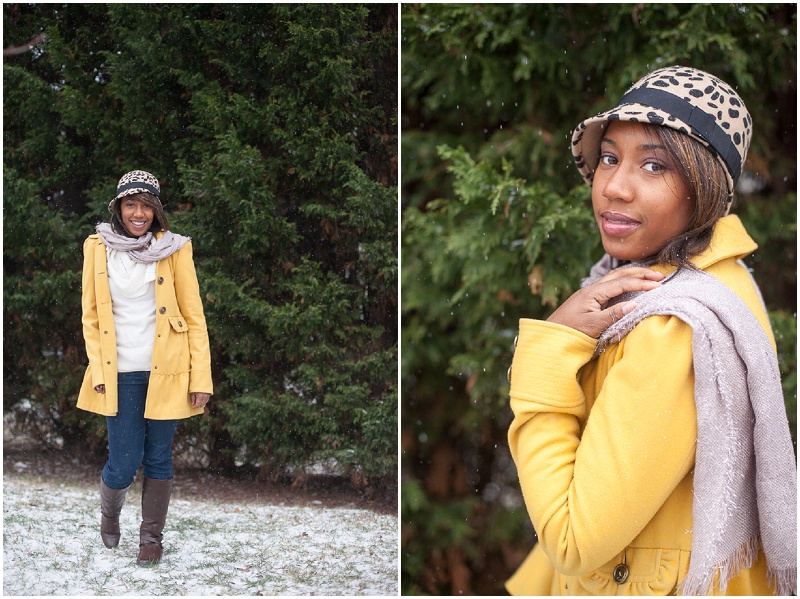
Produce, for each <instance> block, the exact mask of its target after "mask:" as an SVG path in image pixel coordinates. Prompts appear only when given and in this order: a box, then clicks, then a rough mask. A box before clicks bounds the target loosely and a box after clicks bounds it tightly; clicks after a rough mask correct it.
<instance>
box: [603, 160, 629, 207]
mask: <svg viewBox="0 0 800 599" xmlns="http://www.w3.org/2000/svg"><path fill="white" fill-rule="evenodd" d="M603 196H605V197H606V198H607V199H609V200H622V201H623V202H630V201H631V200H632V199H633V185H632V184H631V178H630V173H628V172H627V169H626V168H625V166H624V165H623V164H619V165H618V166H617V168H615V169H613V170H612V171H611V172H610V173H608V175H607V177H606V179H605V181H604V185H603Z"/></svg>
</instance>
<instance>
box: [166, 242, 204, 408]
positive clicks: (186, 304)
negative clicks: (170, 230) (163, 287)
mask: <svg viewBox="0 0 800 599" xmlns="http://www.w3.org/2000/svg"><path fill="white" fill-rule="evenodd" d="M174 272H175V274H174V277H175V297H176V299H177V300H178V308H179V309H180V311H181V314H182V315H183V317H184V318H185V319H186V323H187V324H188V325H189V353H190V370H191V373H190V376H189V393H213V392H214V387H213V384H212V381H211V348H210V346H209V341H208V329H207V328H206V318H205V315H204V313H203V302H202V300H201V299H200V286H199V284H198V282H197V273H196V271H195V268H194V260H193V259H192V244H191V242H189V243H187V244H186V245H185V246H183V248H181V250H180V251H179V252H177V254H176V265H175V271H174Z"/></svg>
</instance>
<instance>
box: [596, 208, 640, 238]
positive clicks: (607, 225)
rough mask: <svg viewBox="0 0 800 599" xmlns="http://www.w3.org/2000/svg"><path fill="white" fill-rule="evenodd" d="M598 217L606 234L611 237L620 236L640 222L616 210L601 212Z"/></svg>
mask: <svg viewBox="0 0 800 599" xmlns="http://www.w3.org/2000/svg"><path fill="white" fill-rule="evenodd" d="M600 219H601V223H600V224H601V226H602V228H603V231H604V232H605V233H606V235H611V236H613V237H621V236H622V235H625V234H627V233H630V232H631V231H633V230H634V229H635V228H636V227H638V226H639V225H641V224H642V223H641V222H639V221H638V220H634V219H632V218H630V217H629V216H625V215H624V214H620V213H618V212H603V213H602V214H601V215H600Z"/></svg>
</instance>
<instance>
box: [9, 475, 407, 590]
mask: <svg viewBox="0 0 800 599" xmlns="http://www.w3.org/2000/svg"><path fill="white" fill-rule="evenodd" d="M140 500H141V495H140V491H139V490H137V489H135V488H132V489H131V491H129V493H128V497H127V500H126V503H125V506H124V507H123V509H122V514H121V517H120V527H121V530H122V539H121V541H120V545H119V547H117V548H116V549H106V548H105V547H104V546H103V544H102V542H101V541H100V534H99V520H100V512H99V489H94V488H85V487H82V486H79V485H77V484H71V483H65V482H62V481H57V480H52V479H46V478H37V477H30V476H25V475H16V474H13V473H11V474H10V473H6V474H5V475H4V477H3V519H4V527H3V594H4V595H146V596H149V595H171V596H184V595H194V596H197V595H249V596H252V595H397V594H398V575H397V571H398V554H397V550H398V542H397V518H396V517H394V516H384V515H378V514H375V513H373V512H370V511H367V510H355V509H327V508H320V507H285V506H273V505H261V504H257V505H254V504H241V505H239V504H229V503H219V502H207V501H196V500H191V501H189V500H183V499H181V500H173V501H172V503H171V504H170V510H169V515H168V517H167V525H166V527H165V529H164V557H163V559H162V562H161V563H160V564H158V565H155V566H150V567H141V566H137V565H136V563H135V561H136V554H137V551H138V526H139V522H140V517H141V510H140V507H139V505H140Z"/></svg>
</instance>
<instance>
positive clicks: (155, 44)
mask: <svg viewBox="0 0 800 599" xmlns="http://www.w3.org/2000/svg"><path fill="white" fill-rule="evenodd" d="M3 19H4V20H3V29H4V39H5V42H4V43H5V45H6V46H7V47H8V46H19V45H23V44H25V43H27V41H28V40H29V39H30V38H32V37H33V36H34V35H35V34H37V33H39V32H44V34H45V36H46V39H45V42H44V43H43V44H41V45H39V46H37V47H36V48H34V50H33V51H31V52H26V53H24V54H20V55H16V56H7V57H5V58H4V68H3V91H4V130H3V166H4V168H3V217H4V219H3V235H4V246H3V260H4V292H3V298H4V306H3V325H4V350H3V356H4V363H3V386H4V411H5V412H6V413H8V412H9V411H14V412H15V413H16V414H17V415H18V416H19V418H20V419H22V421H23V423H24V425H25V426H26V427H27V428H28V430H29V431H30V432H34V433H36V434H37V435H38V436H39V437H40V438H41V439H42V440H43V441H45V442H51V443H52V442H53V440H54V439H56V438H59V437H60V438H61V439H63V440H64V443H65V444H66V446H67V447H76V446H78V445H82V446H89V447H91V448H93V450H94V451H95V452H97V453H98V455H99V454H102V453H103V452H104V450H105V436H104V435H105V424H104V420H103V419H102V418H101V417H97V416H93V415H90V414H88V413H86V412H82V411H79V410H77V409H76V408H75V400H76V397H77V391H78V388H79V385H80V382H81V378H82V375H83V371H84V369H85V364H86V357H85V350H84V347H83V338H82V332H81V321H80V320H81V316H80V315H81V307H80V273H81V264H82V242H83V240H84V239H85V237H86V236H87V235H89V234H90V233H92V232H93V228H94V225H95V224H96V223H97V222H99V221H101V220H106V219H107V216H108V212H107V210H106V205H107V203H108V201H109V200H110V199H111V198H112V197H113V195H114V190H115V186H116V182H117V180H118V179H119V177H120V176H121V175H122V174H124V173H125V172H127V171H129V170H132V169H136V168H140V169H144V170H147V171H150V172H152V173H154V174H156V176H157V177H158V178H159V180H160V182H161V185H162V192H163V196H164V198H165V201H166V202H167V203H168V207H167V210H168V215H169V216H170V218H171V220H172V223H171V224H172V228H173V230H175V231H177V232H179V233H181V234H184V235H188V236H191V237H192V238H193V245H194V253H195V262H196V267H197V272H198V278H199V280H200V287H201V294H202V298H203V302H204V305H205V310H206V318H207V321H208V327H209V334H210V339H211V347H212V365H213V370H214V381H215V395H214V397H213V399H212V402H211V403H210V414H209V415H208V416H207V417H205V418H202V419H201V418H193V419H190V420H187V421H184V423H182V425H181V426H180V427H179V437H178V438H177V440H176V452H180V451H181V450H182V449H189V448H195V449H196V450H197V451H199V452H200V454H199V455H200V456H201V459H200V462H201V463H204V464H205V465H207V466H210V467H212V468H216V469H221V470H229V471H230V470H234V469H235V468H236V467H237V466H239V465H241V464H246V465H248V466H250V467H258V468H260V470H261V473H262V474H265V475H267V476H269V477H279V476H283V475H284V474H286V473H287V472H289V471H295V472H296V470H292V469H294V468H296V467H302V466H304V465H307V464H309V463H312V462H319V461H322V460H327V459H328V458H335V460H336V461H337V462H338V464H339V466H340V471H341V473H342V474H344V475H353V476H355V477H356V478H357V479H358V480H360V481H363V480H365V479H366V480H369V479H373V480H378V479H383V478H385V479H386V480H389V481H392V480H395V479H396V478H395V477H396V471H397V449H396V448H397V390H396V386H397V385H396V382H397V200H396V198H397V187H396V185H397V181H396V177H397V136H396V130H397V120H396V111H397V9H396V7H395V6H389V5H359V4H349V5H330V4H329V5H289V4H285V5H268V4H157V5H153V4H138V5H125V4H39V5H22V4H15V5H9V4H6V5H4V6H3Z"/></svg>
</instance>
